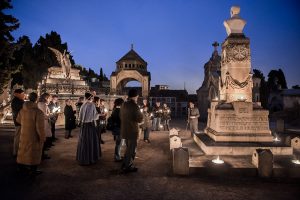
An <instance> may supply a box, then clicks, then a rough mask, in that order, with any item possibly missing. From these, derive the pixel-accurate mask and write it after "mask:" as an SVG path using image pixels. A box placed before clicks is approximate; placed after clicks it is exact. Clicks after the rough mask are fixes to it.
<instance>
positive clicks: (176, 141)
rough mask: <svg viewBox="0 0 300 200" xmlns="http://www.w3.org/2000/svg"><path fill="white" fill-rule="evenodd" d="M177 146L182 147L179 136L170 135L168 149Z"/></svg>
mask: <svg viewBox="0 0 300 200" xmlns="http://www.w3.org/2000/svg"><path fill="white" fill-rule="evenodd" d="M179 147H182V142H181V138H180V137H178V136H176V135H174V136H172V137H170V150H172V149H174V148H179Z"/></svg>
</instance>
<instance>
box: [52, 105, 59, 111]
mask: <svg viewBox="0 0 300 200" xmlns="http://www.w3.org/2000/svg"><path fill="white" fill-rule="evenodd" d="M55 112H60V106H55V107H54V108H53V110H52V113H55Z"/></svg>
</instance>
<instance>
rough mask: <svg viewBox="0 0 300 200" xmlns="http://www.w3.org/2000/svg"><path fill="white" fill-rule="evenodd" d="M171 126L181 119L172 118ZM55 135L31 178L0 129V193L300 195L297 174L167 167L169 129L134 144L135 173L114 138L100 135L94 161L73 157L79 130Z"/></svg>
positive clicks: (43, 196) (31, 196)
mask: <svg viewBox="0 0 300 200" xmlns="http://www.w3.org/2000/svg"><path fill="white" fill-rule="evenodd" d="M172 125H173V126H174V127H179V128H184V127H185V125H184V124H183V123H182V122H181V123H179V122H178V121H175V122H173V123H172ZM78 132H79V130H78V129H77V130H75V131H74V137H73V138H71V139H68V140H67V139H64V138H63V133H64V131H63V130H62V129H59V130H57V135H58V137H59V140H58V141H57V142H56V143H55V146H54V147H53V148H52V149H51V150H50V151H49V155H50V156H51V159H50V160H46V161H44V162H43V163H42V165H41V167H40V168H41V169H42V170H43V171H44V173H43V174H42V175H40V176H37V177H36V178H35V179H31V178H28V177H22V176H19V175H18V174H17V173H16V166H15V161H14V159H13V158H12V156H11V153H10V152H11V149H12V138H13V132H12V131H7V130H0V164H1V165H0V166H1V171H0V199H3V200H6V199H30V200H35V199H42V200H48V199H49V200H50V199H51V200H53V199H55V200H60V199H72V200H77V199H78V200H79V199H80V200H83V199H84V200H86V199H105V200H106V199H118V200H121V199H131V200H133V199H153V200H154V199H155V200H161V199H181V200H185V199H187V200H191V199H232V200H234V199H272V200H275V199H299V195H300V181H299V179H259V178H249V177H248V178H245V177H221V176H218V177H208V176H201V177H200V176H198V177H195V176H194V177H185V176H174V175H173V174H172V170H171V167H170V166H171V160H170V154H169V140H168V137H169V135H168V133H167V132H152V133H151V136H150V138H151V144H147V143H144V142H143V141H140V142H139V144H138V151H137V158H136V160H135V163H136V166H137V167H138V168H139V171H138V172H137V173H132V174H127V175H123V174H120V173H119V172H120V170H119V169H120V165H121V164H120V163H116V162H114V160H113V149H114V141H113V137H112V135H111V134H110V132H107V133H105V134H104V135H103V138H104V141H105V144H104V145H102V155H103V157H102V158H101V160H100V161H99V162H98V163H97V164H95V165H92V166H79V165H78V164H77V163H76V161H75V155H76V146H77V136H78Z"/></svg>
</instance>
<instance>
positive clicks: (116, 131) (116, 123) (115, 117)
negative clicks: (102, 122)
mask: <svg viewBox="0 0 300 200" xmlns="http://www.w3.org/2000/svg"><path fill="white" fill-rule="evenodd" d="M123 103H124V100H123V99H122V98H118V99H116V100H115V102H114V108H113V111H112V114H111V118H112V124H113V129H112V134H113V135H114V137H115V140H116V145H115V155H114V159H115V161H116V162H120V161H122V158H121V155H120V154H121V141H122V139H121V135H120V130H121V119H120V109H121V106H122V104H123Z"/></svg>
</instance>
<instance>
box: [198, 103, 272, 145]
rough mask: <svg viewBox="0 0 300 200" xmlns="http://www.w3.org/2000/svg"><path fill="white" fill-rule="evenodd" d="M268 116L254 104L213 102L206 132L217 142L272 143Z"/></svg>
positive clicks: (266, 112) (209, 111)
mask: <svg viewBox="0 0 300 200" xmlns="http://www.w3.org/2000/svg"><path fill="white" fill-rule="evenodd" d="M268 114H269V112H268V111H267V110H263V109H262V107H261V106H259V105H257V104H255V103H252V102H244V101H234V102H231V103H222V102H212V104H211V108H210V109H209V110H208V122H207V127H206V129H205V130H204V131H205V133H206V134H207V135H209V137H211V138H212V139H213V140H214V141H216V142H272V141H273V136H272V135H271V131H270V129H269V120H268Z"/></svg>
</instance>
